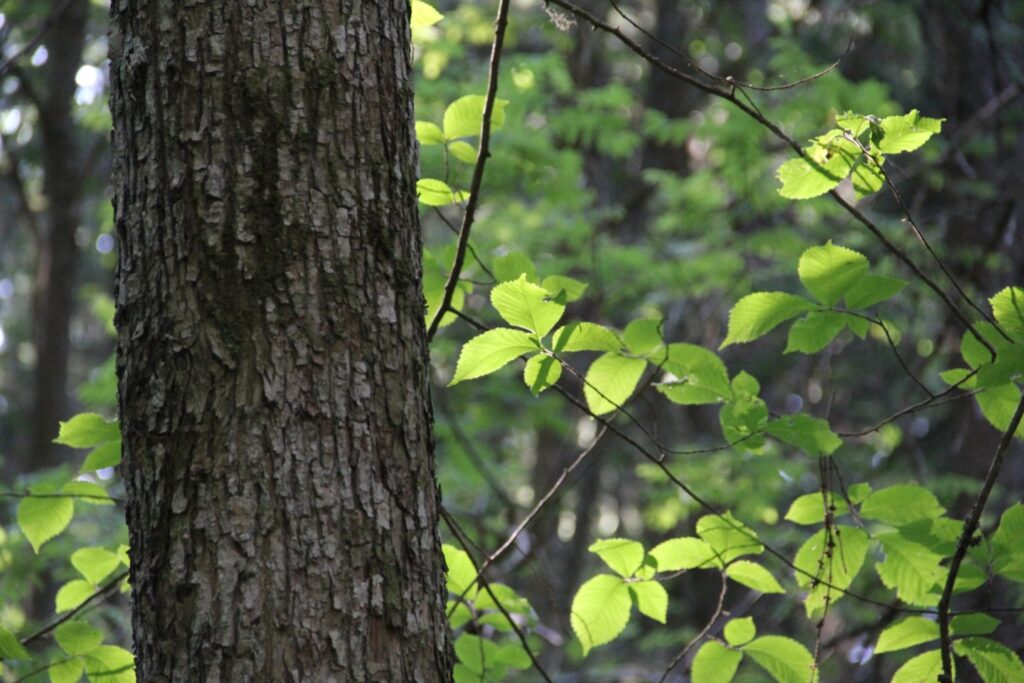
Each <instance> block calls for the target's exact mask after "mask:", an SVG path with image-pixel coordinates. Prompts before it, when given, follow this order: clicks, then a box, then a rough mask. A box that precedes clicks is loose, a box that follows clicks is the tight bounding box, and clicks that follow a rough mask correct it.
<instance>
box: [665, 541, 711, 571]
mask: <svg viewBox="0 0 1024 683" xmlns="http://www.w3.org/2000/svg"><path fill="white" fill-rule="evenodd" d="M649 554H650V556H651V557H653V558H654V559H655V560H656V561H657V563H658V571H659V572H675V571H679V570H680V569H710V568H712V567H721V566H722V564H721V562H719V560H718V558H717V557H715V552H714V551H713V550H712V549H711V546H709V545H708V544H707V543H705V542H704V541H702V540H701V539H699V538H693V537H692V536H687V537H684V538H671V539H669V540H667V541H665V542H663V543H659V544H658V545H656V546H654V548H652V549H651V552H650V553H649Z"/></svg>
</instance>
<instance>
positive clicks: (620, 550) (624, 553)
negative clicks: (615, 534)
mask: <svg viewBox="0 0 1024 683" xmlns="http://www.w3.org/2000/svg"><path fill="white" fill-rule="evenodd" d="M587 550H589V551H590V552H592V553H594V554H595V555H597V556H598V557H600V558H601V559H602V560H604V563H605V564H607V565H608V566H609V567H611V569H612V571H614V572H615V573H616V574H618V575H619V576H622V577H630V576H633V574H634V573H635V572H636V570H637V569H639V568H640V564H641V563H642V562H643V561H644V547H643V546H642V545H640V544H639V543H637V542H636V541H631V540H629V539H628V538H605V539H602V540H600V541H595V542H594V543H592V544H591V545H590V547H589V548H587Z"/></svg>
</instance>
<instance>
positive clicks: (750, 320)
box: [721, 292, 815, 348]
mask: <svg viewBox="0 0 1024 683" xmlns="http://www.w3.org/2000/svg"><path fill="white" fill-rule="evenodd" d="M814 307H815V306H814V304H813V303H811V302H810V301H808V300H807V299H804V298H803V297H799V296H795V295H793V294H786V293H785V292H757V293H755V294H748V295H747V296H745V297H743V298H742V299H740V300H739V301H737V302H736V305H735V306H733V307H732V310H731V311H730V312H729V332H728V334H727V335H726V337H725V341H723V342H722V347H721V348H725V347H726V346H729V345H731V344H741V343H744V342H751V341H754V340H755V339H759V338H761V337H763V336H764V335H766V334H768V333H769V332H771V331H772V330H773V329H775V327H776V326H778V325H780V324H782V323H784V322H786V321H787V320H790V319H791V318H795V317H797V316H798V315H800V314H801V313H806V312H807V311H810V310H812V309H814Z"/></svg>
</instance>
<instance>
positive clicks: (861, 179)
mask: <svg viewBox="0 0 1024 683" xmlns="http://www.w3.org/2000/svg"><path fill="white" fill-rule="evenodd" d="M878 163H885V160H884V158H882V159H879V160H878ZM878 163H876V162H875V160H873V159H866V158H864V157H860V158H859V159H857V161H856V163H854V165H853V169H852V170H851V171H850V180H851V182H853V189H854V192H855V193H856V195H857V198H858V199H863V198H864V197H867V196H868V195H870V194H874V193H875V192H878V191H879V190H881V189H882V186H883V185H884V184H885V175H884V174H883V173H882V169H881V167H880V166H879V165H878Z"/></svg>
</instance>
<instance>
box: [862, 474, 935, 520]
mask: <svg viewBox="0 0 1024 683" xmlns="http://www.w3.org/2000/svg"><path fill="white" fill-rule="evenodd" d="M945 511H946V510H945V508H943V507H942V506H941V505H940V504H939V501H938V499H937V498H936V497H935V494H934V493H932V492H931V491H929V490H928V489H926V488H924V487H922V486H915V485H910V484H905V485H898V486H889V487H887V488H884V489H879V490H877V491H875V492H873V493H872V494H871V495H870V496H868V497H867V499H866V500H865V501H864V502H863V503H862V504H861V506H860V514H861V516H862V517H866V518H867V519H875V520H878V521H879V522H885V523H886V524H891V525H893V526H902V525H904V524H909V523H911V522H915V521H917V520H919V519H933V518H935V517H939V516H940V515H942V513H944V512H945Z"/></svg>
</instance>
